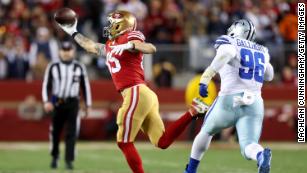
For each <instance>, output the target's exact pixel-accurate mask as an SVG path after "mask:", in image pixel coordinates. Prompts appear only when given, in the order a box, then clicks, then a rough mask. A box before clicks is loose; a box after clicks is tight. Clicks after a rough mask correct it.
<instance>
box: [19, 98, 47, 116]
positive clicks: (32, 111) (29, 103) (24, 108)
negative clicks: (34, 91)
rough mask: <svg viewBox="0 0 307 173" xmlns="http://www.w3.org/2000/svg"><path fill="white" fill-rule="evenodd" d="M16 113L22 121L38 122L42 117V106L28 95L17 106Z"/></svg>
mask: <svg viewBox="0 0 307 173" xmlns="http://www.w3.org/2000/svg"><path fill="white" fill-rule="evenodd" d="M18 113H19V116H20V117H21V118H22V119H26V120H40V119H41V118H42V117H43V106H42V105H41V104H40V103H39V102H38V101H37V100H36V98H35V97H34V96H33V95H29V96H27V97H26V98H25V100H24V101H23V102H22V103H21V104H20V105H19V106H18Z"/></svg>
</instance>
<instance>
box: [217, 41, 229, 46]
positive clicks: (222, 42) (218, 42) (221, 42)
mask: <svg viewBox="0 0 307 173" xmlns="http://www.w3.org/2000/svg"><path fill="white" fill-rule="evenodd" d="M215 44H218V45H221V44H230V43H229V42H226V41H218V40H217V41H216V42H215Z"/></svg>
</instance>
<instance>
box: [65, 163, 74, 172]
mask: <svg viewBox="0 0 307 173" xmlns="http://www.w3.org/2000/svg"><path fill="white" fill-rule="evenodd" d="M66 169H67V170H73V169H74V165H73V164H72V162H71V161H67V162H66Z"/></svg>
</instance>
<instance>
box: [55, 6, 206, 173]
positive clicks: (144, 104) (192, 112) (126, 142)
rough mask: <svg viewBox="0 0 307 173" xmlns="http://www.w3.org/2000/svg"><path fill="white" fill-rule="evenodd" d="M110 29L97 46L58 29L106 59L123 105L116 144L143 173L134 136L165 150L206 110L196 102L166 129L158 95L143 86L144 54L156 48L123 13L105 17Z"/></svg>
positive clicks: (72, 29)
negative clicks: (106, 36) (140, 135)
mask: <svg viewBox="0 0 307 173" xmlns="http://www.w3.org/2000/svg"><path fill="white" fill-rule="evenodd" d="M108 21H109V22H110V25H109V26H108V27H105V32H106V34H107V35H108V37H109V39H108V41H107V42H106V44H101V43H96V42H94V41H92V40H90V39H88V38H86V37H85V36H83V35H82V34H80V33H79V32H78V31H77V29H76V27H77V21H76V22H75V23H74V24H73V25H69V26H68V25H60V27H61V28H62V29H63V30H64V31H65V32H66V33H68V34H69V35H71V36H72V37H73V38H74V40H75V41H76V42H77V43H78V44H79V45H80V46H81V47H83V48H84V49H85V50H86V51H88V52H90V53H94V54H96V55H98V56H102V55H104V56H106V63H107V65H108V67H109V71H110V73H111V75H112V79H113V82H114V84H115V87H116V89H117V90H118V92H120V93H121V95H122V96H123V104H122V106H121V108H120V109H119V111H118V114H117V125H118V131H117V144H118V146H119V148H120V149H121V151H122V152H123V154H124V155H125V157H126V160H127V162H128V164H129V166H130V168H131V170H132V171H133V172H134V173H143V172H144V170H143V166H142V160H141V158H140V156H139V154H138V152H137V150H136V148H135V147H134V144H133V142H134V140H135V137H136V135H137V133H138V132H139V131H140V130H142V131H143V132H144V133H146V134H147V135H148V136H149V139H150V141H151V143H153V144H154V145H155V146H156V147H159V148H162V149H166V148H167V147H169V146H170V145H171V144H172V142H173V141H174V140H175V139H176V138H177V137H178V136H179V135H180V134H181V132H183V130H184V129H185V127H186V126H187V125H188V124H189V123H190V122H191V121H192V119H193V118H194V117H197V115H198V114H204V112H205V111H206V110H207V109H208V107H207V106H206V105H205V104H204V103H203V102H201V101H200V100H198V99H194V100H193V103H192V105H191V107H190V109H189V111H187V112H186V113H185V114H183V115H182V116H181V117H180V118H179V119H178V120H177V121H175V122H174V123H172V124H171V125H170V126H169V127H168V128H167V129H165V128H164V124H163V122H162V119H161V117H160V114H159V102H158V98H157V95H156V94H155V93H154V92H153V91H152V90H151V89H149V88H148V87H147V86H146V84H145V79H144V70H143V67H142V61H143V54H152V53H155V52H156V47H155V46H154V45H152V44H151V43H146V42H145V37H144V35H143V33H142V32H140V31H136V19H135V17H134V16H133V15H132V14H131V13H129V12H126V11H115V12H112V13H110V14H109V15H108Z"/></svg>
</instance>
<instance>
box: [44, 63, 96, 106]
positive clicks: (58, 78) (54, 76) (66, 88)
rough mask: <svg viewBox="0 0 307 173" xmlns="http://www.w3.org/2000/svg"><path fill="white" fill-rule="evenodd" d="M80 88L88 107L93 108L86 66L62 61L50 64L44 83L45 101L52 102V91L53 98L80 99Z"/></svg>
mask: <svg viewBox="0 0 307 173" xmlns="http://www.w3.org/2000/svg"><path fill="white" fill-rule="evenodd" d="M80 87H81V90H82V94H83V97H84V98H85V102H86V105H87V106H91V105H92V97H91V89H90V84H89V80H88V76H87V72H86V68H85V66H84V65H83V64H81V63H79V62H78V61H76V60H73V61H72V62H71V63H63V62H61V61H59V62H53V63H49V64H48V66H47V69H46V71H45V76H44V82H43V89H42V96H43V101H44V102H48V101H51V100H50V95H49V93H50V91H51V93H52V96H54V97H57V98H61V99H67V98H79V95H80Z"/></svg>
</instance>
